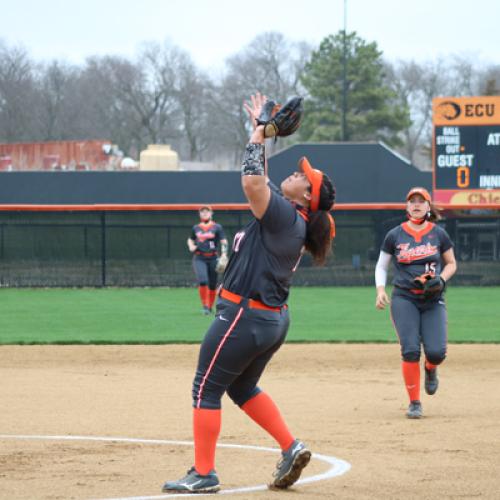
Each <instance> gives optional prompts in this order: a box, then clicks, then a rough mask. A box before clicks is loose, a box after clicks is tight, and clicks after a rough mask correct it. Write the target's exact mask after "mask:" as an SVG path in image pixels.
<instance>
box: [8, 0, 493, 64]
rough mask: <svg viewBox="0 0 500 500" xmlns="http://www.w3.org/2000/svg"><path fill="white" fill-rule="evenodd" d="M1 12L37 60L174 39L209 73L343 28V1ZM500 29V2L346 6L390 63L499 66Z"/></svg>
mask: <svg viewBox="0 0 500 500" xmlns="http://www.w3.org/2000/svg"><path fill="white" fill-rule="evenodd" d="M0 13H1V14H0V20H1V21H0V40H2V41H3V42H4V43H6V44H7V45H9V46H12V45H19V44H20V45H23V46H24V47H25V48H26V49H27V50H28V51H29V53H30V54H31V56H32V57H33V58H34V59H35V60H37V61H41V60H53V59H64V60H66V61H69V62H73V63H77V64H81V63H83V62H84V60H85V58H86V57H88V56H91V55H105V54H113V55H123V56H126V57H129V58H134V56H135V55H136V54H137V52H138V50H139V48H140V45H141V42H145V41H157V42H163V41H165V40H168V41H170V42H172V43H173V44H175V45H177V46H178V47H180V48H182V49H184V50H186V51H187V52H188V53H189V54H190V55H191V56H192V58H193V60H194V61H195V63H196V64H197V65H199V66H200V67H203V68H205V69H207V70H209V69H215V68H222V67H223V63H224V59H225V58H227V57H228V56H230V55H232V54H234V53H236V52H238V51H240V50H241V49H242V48H243V47H244V46H245V45H247V44H248V43H249V42H251V41H252V40H253V39H254V38H255V36H256V35H258V34H261V33H263V32H266V31H277V32H280V33H283V34H284V35H285V36H286V37H287V38H288V39H290V40H297V41H299V40H304V41H308V42H310V43H313V44H314V45H315V46H317V45H319V43H320V41H321V40H322V39H323V38H324V37H326V36H328V35H329V34H332V33H336V32H337V31H338V30H339V29H342V27H343V23H344V0H270V1H267V2H262V1H261V2H258V1H253V2H242V1H240V0H135V1H131V0H0ZM499 23H500V0H409V1H406V0H347V30H348V31H356V32H357V33H358V34H359V35H360V36H361V37H362V38H364V39H365V40H367V41H376V42H377V44H378V46H379V48H380V49H381V50H382V51H383V53H384V57H385V58H387V59H388V60H391V61H395V60H398V59H404V60H410V59H415V60H417V61H423V60H430V59H436V58H437V57H440V56H451V55H461V56H467V57H470V58H473V59H474V60H477V61H478V62H482V63H485V64H500V24H499Z"/></svg>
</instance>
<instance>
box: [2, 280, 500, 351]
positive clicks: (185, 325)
mask: <svg viewBox="0 0 500 500" xmlns="http://www.w3.org/2000/svg"><path fill="white" fill-rule="evenodd" d="M446 301H447V304H448V331H449V341H450V342H456V343H460V342H482V343H490V342H491V343H500V308H499V306H498V304H500V288H498V287H482V288H479V287H456V288H453V287H450V288H449V290H448V292H447V297H446ZM374 303H375V290H374V288H371V287H339V288H315V287H311V288H308V287H295V288H294V289H292V293H291V296H290V302H289V304H290V315H291V326H290V330H289V334H288V338H287V341H288V342H396V341H397V338H396V334H395V332H394V328H393V326H392V323H391V320H390V315H389V310H388V309H386V310H384V311H378V310H376V309H375V305H374ZM212 318H213V316H203V315H202V313H201V306H200V303H199V299H198V292H197V289H195V288H105V289H8V288H3V289H0V344H46V343H49V344H50V343H53V344H129V343H130V344H148V343H158V344H163V343H197V342H200V340H201V339H202V337H203V334H204V333H205V331H206V329H207V327H208V326H209V324H210V322H211V319H212Z"/></svg>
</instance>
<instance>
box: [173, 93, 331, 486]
mask: <svg viewBox="0 0 500 500" xmlns="http://www.w3.org/2000/svg"><path fill="white" fill-rule="evenodd" d="M264 102H265V98H264V97H262V96H261V95H260V94H256V95H255V96H252V100H251V104H249V103H245V109H246V111H247V112H248V114H249V115H250V118H251V119H252V123H253V126H254V131H253V133H252V135H251V138H250V142H249V144H248V145H247V146H246V149H245V152H244V156H243V164H242V171H241V174H242V177H241V182H242V187H243V191H244V193H245V196H246V198H247V200H248V202H249V204H250V209H251V211H252V214H253V215H254V218H253V220H252V221H251V222H250V223H249V224H248V225H247V226H245V227H244V228H243V229H241V230H240V231H239V232H238V233H237V234H236V235H235V237H234V241H233V246H232V254H231V257H230V259H229V263H228V266H227V269H226V271H225V273H224V278H223V283H222V286H221V290H220V294H219V299H218V302H217V309H216V317H215V320H214V321H213V323H212V325H211V326H210V327H209V329H208V331H207V333H206V334H205V337H204V340H203V342H202V344H201V347H200V353H199V359H198V366H197V369H196V374H195V378H194V382H193V388H192V397H193V432H194V448H195V450H194V455H195V457H194V466H193V467H192V468H191V469H190V470H189V471H188V473H187V475H186V476H185V477H183V478H182V479H180V480H178V481H169V482H167V483H165V485H164V486H163V491H164V492H170V493H178V492H185V493H186V492H193V493H207V492H216V491H218V489H219V479H218V477H217V474H216V472H215V448H216V443H217V439H218V436H219V432H220V427H221V398H222V396H223V394H224V393H227V394H228V396H229V397H230V398H231V399H232V401H233V402H234V403H235V404H237V405H238V406H239V407H240V408H241V409H242V410H243V411H244V412H245V413H246V414H247V415H248V416H249V417H250V418H251V419H252V420H254V421H255V422H256V423H257V424H258V425H259V426H260V427H262V428H263V429H264V430H265V431H267V432H268V433H269V434H270V435H271V436H272V437H273V438H274V439H275V440H276V442H277V443H278V444H279V446H280V448H281V450H282V457H281V460H280V461H279V462H278V465H277V469H276V471H275V473H274V479H273V481H272V483H271V484H270V487H272V488H281V489H283V488H288V487H289V486H291V485H292V484H293V483H294V482H295V481H297V479H298V478H299V476H300V474H301V472H302V469H303V468H304V467H305V466H306V465H307V464H308V462H309V460H310V458H311V452H310V451H309V450H308V449H307V447H306V446H305V444H304V443H302V442H301V441H299V440H298V439H296V438H295V437H294V435H293V434H292V433H291V431H290V430H289V428H288V426H287V424H286V423H285V420H284V419H283V416H282V415H281V413H280V411H279V409H278V408H277V406H276V404H275V403H274V402H273V400H272V399H271V397H270V396H269V395H268V394H267V393H265V392H263V391H262V390H261V389H260V388H259V387H258V386H257V383H258V381H259V379H260V377H261V375H262V373H263V371H264V369H265V367H266V365H267V363H268V362H269V360H270V359H271V357H272V356H273V354H274V353H275V352H276V351H277V350H278V349H279V348H280V346H281V345H282V344H283V342H284V340H285V337H286V334H287V330H288V325H289V316H288V308H287V299H288V293H289V288H290V283H291V279H292V275H293V273H294V271H295V270H296V268H297V266H298V264H299V261H300V258H301V255H302V252H303V249H304V248H305V250H308V251H309V252H310V253H311V254H312V256H313V258H314V260H315V261H317V262H318V263H323V262H324V260H325V258H326V256H327V255H328V253H329V251H330V248H331V242H332V238H333V235H334V233H333V228H334V226H333V219H332V218H331V217H330V216H329V214H328V210H330V208H331V207H332V205H333V202H334V199H335V190H334V188H333V185H332V183H331V181H330V179H329V178H328V176H327V175H325V174H323V172H321V171H320V170H316V169H314V168H312V166H311V165H310V164H309V162H308V161H307V159H305V158H302V160H301V161H300V162H299V165H300V171H297V172H295V173H294V174H292V175H290V176H289V177H288V178H286V179H285V180H284V181H283V182H282V183H281V192H280V191H279V190H278V189H277V188H276V187H274V186H273V185H272V184H270V183H269V180H268V178H267V175H266V162H265V153H264V149H265V145H264V143H265V140H264V126H263V125H257V121H256V118H257V117H258V116H259V115H260V112H261V109H262V106H263V104H264Z"/></svg>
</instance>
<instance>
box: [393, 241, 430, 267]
mask: <svg viewBox="0 0 500 500" xmlns="http://www.w3.org/2000/svg"><path fill="white" fill-rule="evenodd" d="M397 248H398V249H399V254H397V255H396V258H397V259H398V262H401V263H402V264H408V263H410V262H413V261H415V260H420V259H425V258H426V257H430V256H431V255H436V254H437V253H438V248H437V247H436V246H434V245H431V244H430V243H427V244H425V245H418V246H417V247H413V248H410V244H409V243H401V244H399V245H398V246H397Z"/></svg>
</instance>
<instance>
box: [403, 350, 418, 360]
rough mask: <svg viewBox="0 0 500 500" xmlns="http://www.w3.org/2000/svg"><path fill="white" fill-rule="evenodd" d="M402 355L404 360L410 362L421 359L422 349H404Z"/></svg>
mask: <svg viewBox="0 0 500 500" xmlns="http://www.w3.org/2000/svg"><path fill="white" fill-rule="evenodd" d="M402 357H403V361H408V362H410V363H412V362H416V361H420V351H403V352H402Z"/></svg>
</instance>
